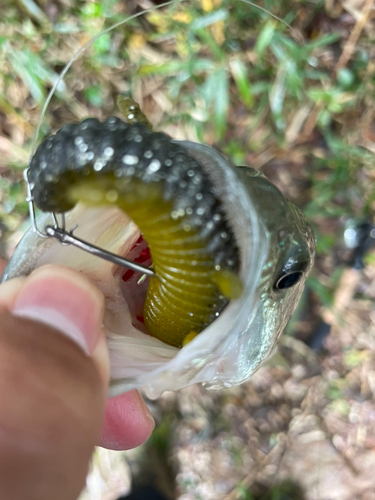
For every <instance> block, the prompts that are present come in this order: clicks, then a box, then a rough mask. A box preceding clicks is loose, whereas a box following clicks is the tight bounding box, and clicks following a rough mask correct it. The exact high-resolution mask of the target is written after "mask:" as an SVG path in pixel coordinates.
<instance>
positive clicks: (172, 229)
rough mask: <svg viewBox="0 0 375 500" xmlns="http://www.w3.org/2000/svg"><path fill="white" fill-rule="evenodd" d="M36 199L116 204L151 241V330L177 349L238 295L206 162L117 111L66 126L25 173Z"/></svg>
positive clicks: (234, 257)
mask: <svg viewBox="0 0 375 500" xmlns="http://www.w3.org/2000/svg"><path fill="white" fill-rule="evenodd" d="M29 181H30V185H31V189H32V194H33V196H34V199H35V202H36V203H37V205H38V206H39V207H40V208H41V209H42V210H44V211H53V212H65V211H67V210H70V209H71V208H73V206H74V205H75V204H76V203H77V202H78V201H82V202H84V203H86V204H89V205H95V206H96V205H103V204H109V205H117V206H118V207H119V208H121V209H122V210H123V211H125V212H126V213H127V214H128V215H129V217H130V218H132V219H133V221H134V222H135V223H136V224H137V226H138V227H139V229H140V231H141V232H142V234H143V236H144V238H145V239H146V241H147V242H148V245H149V248H150V252H151V256H152V262H153V268H154V271H155V275H156V276H155V277H154V278H151V280H150V284H149V287H148V290H147V296H146V301H145V305H144V320H145V326H146V328H147V331H148V332H149V333H150V334H151V335H153V336H155V337H157V338H159V339H160V340H162V341H164V342H166V343H168V344H170V345H173V346H176V347H181V346H182V345H183V343H184V340H185V341H186V340H189V339H191V338H192V337H193V336H194V335H195V334H197V333H199V332H201V331H202V330H203V329H204V328H205V327H206V326H207V325H209V324H210V323H211V322H212V321H213V320H214V319H215V318H216V316H218V315H219V313H220V311H221V310H222V309H223V308H224V307H225V305H226V303H227V302H228V299H233V298H237V297H238V296H239V295H240V294H241V290H242V287H241V282H240V280H239V278H238V276H237V271H238V264H239V263H238V248H237V244H236V241H235V237H234V235H233V232H232V229H231V227H230V225H229V224H228V222H227V221H226V218H225V213H224V211H223V208H222V205H221V202H220V200H219V199H218V198H217V197H216V195H215V190H214V188H213V185H212V183H211V181H210V179H209V177H208V175H207V174H206V173H205V172H204V170H203V169H202V167H201V165H200V164H199V163H198V162H197V161H196V160H195V159H194V158H192V157H191V156H189V154H188V153H187V151H186V150H185V149H184V148H183V147H182V146H181V145H178V144H176V143H174V142H173V141H172V140H171V139H169V138H168V137H167V136H166V135H165V134H162V133H154V132H151V131H150V130H149V129H148V128H147V127H146V126H144V125H141V124H133V125H130V124H128V123H125V122H124V121H122V120H120V119H119V118H116V117H111V118H108V119H107V120H106V121H104V122H100V121H98V120H97V119H94V118H89V119H87V120H84V121H82V122H81V123H77V124H69V125H65V126H64V127H62V128H61V129H60V130H59V131H58V132H57V133H56V135H54V136H51V137H49V138H48V139H46V140H45V141H44V142H43V143H42V144H41V145H40V146H39V148H38V149H37V151H36V154H35V155H34V157H33V158H32V161H31V163H30V169H29Z"/></svg>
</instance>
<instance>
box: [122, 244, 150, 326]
mask: <svg viewBox="0 0 375 500" xmlns="http://www.w3.org/2000/svg"><path fill="white" fill-rule="evenodd" d="M124 257H125V258H127V259H129V260H132V261H133V262H137V263H138V264H142V265H144V266H146V267H150V266H151V264H152V259H151V253H150V248H149V246H148V243H147V242H146V240H145V239H144V238H143V236H142V235H140V236H139V237H138V239H137V241H136V242H135V243H134V244H133V245H132V246H131V247H130V250H129V251H128V252H127V254H126V255H124ZM116 274H119V275H120V276H121V280H120V289H121V293H122V295H123V297H124V299H125V302H126V303H127V305H128V307H129V313H130V316H131V322H132V325H133V326H134V327H135V328H137V330H140V331H141V332H143V333H146V334H147V330H146V327H145V319H144V316H143V309H144V303H145V300H146V294H147V288H148V286H149V283H150V278H149V277H148V276H146V275H142V274H140V273H137V272H136V271H133V270H132V269H127V270H125V271H124V269H123V268H116V270H115V275H116Z"/></svg>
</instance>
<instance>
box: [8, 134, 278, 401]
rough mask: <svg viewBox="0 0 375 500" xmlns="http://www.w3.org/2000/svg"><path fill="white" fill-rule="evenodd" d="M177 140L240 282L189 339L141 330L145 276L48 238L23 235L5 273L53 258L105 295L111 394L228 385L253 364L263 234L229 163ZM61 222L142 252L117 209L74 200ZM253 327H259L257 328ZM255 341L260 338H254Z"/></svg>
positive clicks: (85, 235) (123, 251) (114, 247)
mask: <svg viewBox="0 0 375 500" xmlns="http://www.w3.org/2000/svg"><path fill="white" fill-rule="evenodd" d="M174 142H176V141H174ZM179 144H180V145H181V146H182V147H184V148H185V149H186V151H187V152H188V154H189V155H191V156H192V157H193V158H195V159H196V160H197V161H198V162H199V163H200V164H201V165H202V168H203V169H205V171H206V173H207V175H208V176H209V177H210V179H211V181H212V183H213V185H214V187H215V190H216V193H217V196H218V197H219V198H220V200H221V203H222V205H223V207H224V210H225V214H226V217H227V219H228V221H230V224H231V227H232V228H233V233H234V235H235V238H236V242H237V245H238V249H239V254H240V255H239V257H240V258H239V260H240V267H239V270H238V273H239V276H240V278H241V280H242V283H243V293H242V294H241V296H240V298H238V299H237V300H231V301H229V303H228V304H227V305H226V307H225V308H224V309H223V311H222V312H221V314H220V316H219V317H218V318H217V319H216V320H214V321H213V322H211V323H210V324H209V325H208V326H206V327H205V328H204V329H203V330H202V331H201V333H200V334H199V335H198V336H196V337H195V338H194V340H193V341H192V342H190V343H189V344H187V345H186V346H184V347H183V348H182V349H179V348H177V347H175V346H172V345H169V344H167V343H165V342H163V341H162V340H160V339H158V338H156V337H154V336H150V335H149V334H148V333H146V331H145V327H144V324H143V322H142V319H143V318H142V317H141V315H140V314H138V313H139V310H140V307H141V304H142V302H143V301H144V297H145V295H144V293H145V291H146V288H147V284H148V283H147V281H144V282H143V283H142V282H141V283H139V279H140V278H141V275H140V274H138V276H137V274H136V273H135V274H134V275H133V274H130V273H128V272H127V270H124V269H120V268H119V267H118V266H114V265H113V264H111V263H109V262H107V261H104V260H102V259H98V258H97V257H95V256H92V255H89V254H86V253H84V252H82V251H81V250H79V249H77V248H74V247H72V246H68V247H66V246H62V245H61V244H60V243H59V242H58V241H55V240H52V239H48V240H41V239H40V238H38V237H37V236H36V235H35V233H32V232H29V233H28V234H27V235H26V236H25V237H24V240H23V242H22V244H21V245H20V246H19V248H18V249H17V251H16V254H15V256H14V258H13V259H12V260H13V262H12V263H11V264H10V266H9V268H8V272H7V273H6V275H5V279H8V278H10V277H13V276H16V275H20V274H27V273H28V272H30V271H31V270H32V269H34V268H35V267H39V266H41V265H43V264H47V263H59V264H62V265H67V266H69V267H73V268H75V269H77V270H78V271H80V272H82V273H83V274H85V275H86V276H87V277H88V278H89V279H90V280H91V281H92V282H93V283H94V284H95V285H97V286H98V288H99V289H101V291H102V292H103V294H104V296H105V318H104V325H105V329H106V333H107V340H108V346H109V349H110V358H111V387H110V395H112V396H113V395H117V394H120V393H122V392H126V391H128V390H130V389H132V388H139V387H143V388H144V389H145V390H146V392H147V393H148V395H149V396H150V397H157V396H158V395H159V394H160V393H162V392H163V391H165V390H177V389H180V388H183V387H186V386H187V385H191V384H193V383H197V382H206V383H209V384H211V385H212V386H213V387H220V386H230V385H233V384H235V383H240V382H242V381H243V380H244V379H246V378H248V377H249V374H251V373H252V372H253V371H255V370H256V367H257V366H258V364H259V361H254V362H251V363H250V362H249V357H250V356H251V352H250V349H249V345H250V344H251V342H249V336H250V335H251V334H253V335H254V331H255V330H254V327H253V323H254V320H255V316H256V315H257V308H258V306H259V298H258V297H257V294H256V289H257V284H258V281H259V277H260V273H261V269H262V266H263V263H264V261H265V259H266V257H267V248H268V247H267V245H268V237H267V235H266V232H265V229H264V228H263V227H262V224H261V222H260V218H259V216H258V214H257V211H256V209H255V205H254V203H253V202H252V200H251V197H250V195H249V192H248V190H247V189H246V186H244V183H243V180H242V179H241V178H240V176H239V175H238V174H237V172H236V171H235V169H234V168H233V166H232V165H230V164H229V162H228V160H226V159H225V158H224V157H223V156H221V155H220V154H219V153H218V152H217V151H215V150H213V149H212V148H210V147H208V146H204V145H201V144H195V143H191V142H188V141H184V142H180V143H179ZM66 221H67V227H68V228H70V227H73V226H74V225H76V224H78V228H77V229H76V231H75V234H76V235H77V236H78V237H79V238H81V239H84V240H86V241H89V242H90V243H93V244H94V245H96V246H99V247H101V248H104V249H106V250H108V251H110V252H112V253H116V254H119V255H121V256H126V257H127V258H131V259H132V260H136V259H137V258H140V257H142V258H143V257H144V256H147V246H146V243H145V242H144V241H143V242H142V240H141V241H139V237H140V229H139V228H138V227H137V225H136V224H135V223H134V222H133V221H132V220H131V219H130V218H129V216H127V215H126V214H125V213H124V211H122V210H120V209H119V208H118V207H113V206H112V207H108V206H101V207H95V208H93V207H87V206H84V205H82V204H80V203H79V204H78V205H77V206H76V207H75V208H74V209H73V210H71V211H70V212H67V214H66ZM48 223H50V218H49V216H48V214H44V215H42V216H41V219H39V222H38V225H39V227H45V226H46V225H47V224H48ZM137 242H138V243H137ZM134 245H136V246H135V247H134ZM30 248H32V249H33V252H32V256H31V255H30ZM132 252H133V253H132ZM142 252H143V254H142ZM149 263H150V264H151V261H147V260H146V261H144V262H143V264H146V265H147V264H149ZM147 279H148V278H147ZM135 291H137V294H135V293H134V292H135ZM135 295H137V299H136V300H135V299H134V296H135ZM255 329H257V330H258V331H259V330H260V329H261V326H259V325H258V326H257V327H256V328H255ZM254 339H255V342H256V343H257V342H258V343H259V342H260V340H259V336H258V337H257V336H256V335H255V336H254ZM258 350H259V349H258ZM259 357H260V358H261V356H259ZM249 365H251V366H249Z"/></svg>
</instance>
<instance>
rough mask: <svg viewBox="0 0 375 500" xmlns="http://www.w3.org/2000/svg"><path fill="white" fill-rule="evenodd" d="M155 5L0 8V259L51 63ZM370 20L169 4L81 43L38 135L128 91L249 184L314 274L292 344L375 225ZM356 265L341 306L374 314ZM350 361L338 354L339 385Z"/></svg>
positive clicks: (78, 0) (335, 396)
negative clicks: (352, 295) (312, 239)
mask: <svg viewBox="0 0 375 500" xmlns="http://www.w3.org/2000/svg"><path fill="white" fill-rule="evenodd" d="M155 4H156V5H159V4H161V1H156V0H155V1H154V2H151V1H149V0H127V1H125V0H101V1H93V0H2V3H1V19H0V174H1V177H0V255H1V256H2V257H5V258H9V256H10V255H11V253H12V251H13V249H14V246H15V244H16V243H17V241H18V240H19V238H20V236H21V235H22V233H23V231H24V230H25V228H26V227H27V224H28V222H27V206H26V203H25V201H24V198H25V189H24V185H23V182H22V170H23V169H24V168H25V166H26V165H27V162H28V158H29V156H30V154H31V144H32V137H33V134H34V132H35V128H36V125H37V122H38V118H39V115H40V112H41V109H42V106H43V103H44V102H45V99H46V96H47V94H48V92H49V90H50V89H51V87H52V86H53V84H54V83H55V82H56V80H57V78H58V75H59V74H60V72H61V71H62V69H63V67H64V65H65V64H66V63H67V62H68V61H69V60H70V58H71V57H72V55H73V54H74V52H75V51H76V50H78V49H79V47H81V46H82V45H83V44H84V43H85V42H87V41H88V40H89V39H90V38H91V37H93V36H94V35H96V34H97V33H99V32H100V31H101V30H103V29H105V28H108V27H109V26H111V25H112V24H114V23H117V22H119V21H121V20H123V19H124V18H125V17H126V16H128V15H132V14H135V13H137V12H141V11H142V10H143V9H145V8H149V7H152V6H153V5H155ZM374 12H375V8H374V1H373V0H257V2H256V5H255V4H254V3H251V2H249V1H246V0H186V1H182V2H180V1H177V0H176V1H173V2H171V4H170V5H168V6H167V7H163V8H162V9H160V10H157V11H154V12H151V13H148V14H147V15H145V16H141V17H138V18H136V19H133V20H132V21H130V22H129V23H128V24H125V25H122V26H120V27H119V28H117V29H116V30H114V31H112V32H110V33H107V34H104V35H103V36H101V37H100V38H98V39H97V40H96V42H95V43H94V45H93V46H92V48H90V49H89V50H87V51H86V52H85V53H84V56H83V57H82V58H80V59H79V60H78V61H76V62H75V63H74V65H73V67H72V69H71V70H70V71H69V72H68V74H67V76H66V78H65V79H64V81H63V82H62V83H61V84H60V85H59V86H58V88H57V91H56V94H55V96H54V97H53V99H52V101H51V104H50V106H49V109H48V111H47V114H46V117H45V119H44V120H43V125H42V128H41V137H42V136H44V135H47V134H49V133H52V132H53V131H54V130H56V129H57V128H59V127H60V126H62V125H63V124H65V123H67V122H69V121H77V120H80V119H82V118H85V117H87V116H97V117H99V118H103V117H106V116H109V115H111V114H118V112H117V110H116V104H115V103H116V97H117V95H118V94H119V93H120V92H122V93H130V94H131V95H132V96H133V98H134V99H135V100H136V101H137V102H139V103H140V105H141V107H142V109H143V110H144V112H145V113H146V115H147V116H148V118H149V120H150V121H151V122H152V124H153V126H154V128H155V129H156V130H160V131H164V132H166V133H168V134H170V135H171V136H173V137H174V138H178V139H189V140H194V141H202V142H205V143H208V144H210V145H213V146H215V147H216V148H218V149H220V150H221V151H223V152H224V153H225V154H227V155H228V156H229V157H230V158H231V159H232V160H233V162H234V163H236V164H239V165H240V164H242V165H251V166H253V167H254V168H257V169H260V170H262V171H263V172H264V173H265V174H266V175H267V176H268V177H269V178H270V180H271V181H273V182H274V183H275V184H276V185H277V186H278V187H279V188H280V189H281V190H282V191H283V192H284V194H285V195H286V196H287V197H288V198H289V199H290V200H291V201H292V202H294V203H295V204H296V205H298V206H299V207H301V208H302V209H303V210H304V212H305V213H306V216H307V217H308V219H309V220H310V222H311V223H312V225H313V227H314V230H315V232H316V235H317V259H316V265H315V268H314V271H313V273H312V275H311V277H310V278H309V281H308V286H307V289H306V292H305V296H304V300H302V302H301V306H300V309H299V311H298V313H297V316H296V317H295V319H294V320H293V321H292V322H291V324H290V326H289V328H288V333H289V334H294V335H296V336H297V337H298V338H301V339H305V338H307V337H308V336H309V335H310V334H311V332H312V330H313V329H314V325H316V324H317V323H318V322H319V319H320V312H321V309H322V307H325V308H329V307H331V305H332V301H333V297H334V293H335V291H336V289H337V287H338V286H340V276H341V273H342V269H343V267H344V266H345V265H346V264H347V263H348V262H349V259H350V255H349V254H348V250H347V249H346V248H345V245H344V244H343V238H342V235H343V232H344V229H345V228H346V227H348V225H349V224H351V225H353V224H357V223H361V222H363V221H367V222H369V223H370V224H373V223H374V222H375V221H374V209H375V24H374ZM41 137H40V138H41ZM365 263H366V265H367V266H368V269H370V271H368V272H367V274H366V273H365V274H364V276H363V283H362V284H361V286H362V288H361V287H360V289H359V290H356V293H357V296H358V295H359V296H360V298H361V299H363V300H364V301H365V302H366V307H367V308H368V310H373V309H374V301H375V291H374V290H373V289H372V288H371V282H372V280H373V277H374V274H371V273H373V270H374V266H375V257H374V253H371V252H370V253H368V254H367V255H366V257H365ZM371 269H372V271H371ZM369 290H370V291H369ZM368 321H370V320H368ZM368 321H367V323H366V324H367V326H368V325H369V322H368ZM371 321H374V319H372V320H371ZM360 352H361V348H359V347H358V346H357V350H355V349H354V350H353V351H351V354H350V353H349V354H350V355H348V353H347V352H346V354H345V355H346V358H345V363H346V365H345V366H346V369H347V371H348V370H349V369H352V368H353V367H354V366H357V365H358V364H360V363H361V359H362V358H361V355H360V354H359V353H360ZM353 353H354V354H353ZM353 356H354V357H353ZM365 357H366V356H365ZM349 358H350V359H349ZM366 359H367V358H366ZM344 372H345V370H344ZM344 372H343V374H341V375H342V377H345V373H346V372H345V373H344ZM341 375H340V376H341ZM338 387H339V389H338ZM327 390H328V392H329V391H331V392H329V394H330V396H329V401H332V400H339V401H341V402H342V401H344V400H345V398H343V396H342V394H343V389H342V385H340V384H338V385H337V384H336V385H335V384H333V383H331V382H330V384H329V387H328V389H327ZM335 391H336V392H335ZM340 404H341V403H340ZM340 408H341V409H342V406H341V407H340ZM228 498H229V497H228ZM233 498H235V497H233ZM243 498H250V497H246V496H245V493H243ZM275 498H276V497H275ZM277 498H279V497H277ZM327 498H328V497H327Z"/></svg>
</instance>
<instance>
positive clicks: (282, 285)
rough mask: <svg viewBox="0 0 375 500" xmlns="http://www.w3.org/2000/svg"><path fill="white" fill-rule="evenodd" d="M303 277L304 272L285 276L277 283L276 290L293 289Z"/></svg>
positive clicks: (294, 272)
mask: <svg viewBox="0 0 375 500" xmlns="http://www.w3.org/2000/svg"><path fill="white" fill-rule="evenodd" d="M302 276H303V272H302V271H293V272H291V273H287V274H284V275H283V276H281V277H280V278H279V279H278V280H277V281H276V283H275V288H276V290H285V289H286V288H291V287H292V286H294V285H295V284H296V283H298V282H299V281H300V279H301V278H302Z"/></svg>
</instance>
